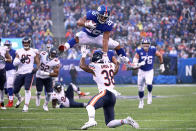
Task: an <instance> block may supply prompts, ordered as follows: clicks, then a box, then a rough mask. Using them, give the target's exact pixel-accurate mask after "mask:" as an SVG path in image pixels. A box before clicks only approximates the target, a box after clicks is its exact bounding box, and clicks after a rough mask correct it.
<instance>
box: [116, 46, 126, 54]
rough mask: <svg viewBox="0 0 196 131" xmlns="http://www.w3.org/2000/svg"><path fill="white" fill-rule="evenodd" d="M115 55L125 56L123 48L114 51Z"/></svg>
mask: <svg viewBox="0 0 196 131" xmlns="http://www.w3.org/2000/svg"><path fill="white" fill-rule="evenodd" d="M116 53H117V55H118V56H119V55H122V56H126V54H125V51H124V50H123V48H120V49H119V50H116Z"/></svg>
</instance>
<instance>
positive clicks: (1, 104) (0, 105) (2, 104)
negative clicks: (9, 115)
mask: <svg viewBox="0 0 196 131" xmlns="http://www.w3.org/2000/svg"><path fill="white" fill-rule="evenodd" d="M0 109H2V110H6V107H5V106H4V102H2V103H0Z"/></svg>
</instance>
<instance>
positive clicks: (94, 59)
mask: <svg viewBox="0 0 196 131" xmlns="http://www.w3.org/2000/svg"><path fill="white" fill-rule="evenodd" d="M102 56H103V52H101V51H99V50H97V51H95V52H94V53H93V57H92V60H91V61H92V62H101V59H102Z"/></svg>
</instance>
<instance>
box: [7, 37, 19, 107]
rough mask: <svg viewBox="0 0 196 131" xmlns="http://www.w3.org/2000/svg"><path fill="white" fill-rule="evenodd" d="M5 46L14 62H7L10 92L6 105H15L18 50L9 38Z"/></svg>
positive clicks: (8, 91)
mask: <svg viewBox="0 0 196 131" xmlns="http://www.w3.org/2000/svg"><path fill="white" fill-rule="evenodd" d="M4 46H6V47H7V49H8V51H9V54H10V56H11V58H12V62H11V63H10V62H6V65H5V70H6V88H7V93H8V99H9V100H8V104H7V105H6V107H13V99H14V96H13V88H14V79H15V77H16V69H15V66H14V65H13V61H14V59H15V57H16V51H15V50H14V49H12V43H11V41H9V40H6V41H5V43H4Z"/></svg>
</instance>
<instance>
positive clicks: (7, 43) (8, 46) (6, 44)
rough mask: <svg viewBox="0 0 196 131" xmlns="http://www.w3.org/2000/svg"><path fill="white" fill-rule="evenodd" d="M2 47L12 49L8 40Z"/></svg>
mask: <svg viewBox="0 0 196 131" xmlns="http://www.w3.org/2000/svg"><path fill="white" fill-rule="evenodd" d="M4 46H7V48H8V49H11V47H12V43H11V41H10V40H6V41H5V43H4Z"/></svg>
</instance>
